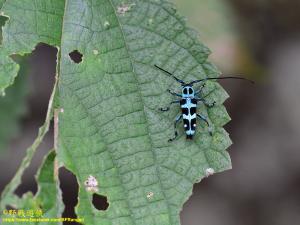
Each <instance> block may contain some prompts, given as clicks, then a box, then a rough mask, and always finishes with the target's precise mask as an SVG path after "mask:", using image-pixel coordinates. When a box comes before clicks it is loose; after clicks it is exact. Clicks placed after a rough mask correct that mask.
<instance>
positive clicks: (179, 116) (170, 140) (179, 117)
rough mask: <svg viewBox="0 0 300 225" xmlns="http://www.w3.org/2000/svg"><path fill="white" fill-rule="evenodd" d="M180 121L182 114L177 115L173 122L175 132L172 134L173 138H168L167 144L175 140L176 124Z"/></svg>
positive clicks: (176, 133) (176, 134)
mask: <svg viewBox="0 0 300 225" xmlns="http://www.w3.org/2000/svg"><path fill="white" fill-rule="evenodd" d="M181 119H182V114H180V115H178V116H177V117H176V120H175V122H174V130H175V132H174V137H173V138H170V139H169V140H168V142H172V141H174V140H175V139H176V138H177V136H178V132H177V130H176V127H177V124H178V122H179V121H180V120H181Z"/></svg>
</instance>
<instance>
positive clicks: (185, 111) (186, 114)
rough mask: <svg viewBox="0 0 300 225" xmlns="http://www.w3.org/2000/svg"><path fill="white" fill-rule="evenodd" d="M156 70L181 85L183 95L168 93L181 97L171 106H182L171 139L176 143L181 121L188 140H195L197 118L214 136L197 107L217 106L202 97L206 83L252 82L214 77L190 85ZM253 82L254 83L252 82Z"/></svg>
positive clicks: (192, 82)
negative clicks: (217, 81)
mask: <svg viewBox="0 0 300 225" xmlns="http://www.w3.org/2000/svg"><path fill="white" fill-rule="evenodd" d="M154 66H155V67H156V68H158V69H159V70H161V71H163V72H164V73H166V74H168V75H169V76H171V77H172V78H174V79H175V80H176V81H177V82H178V83H180V84H181V87H182V89H181V92H182V93H181V94H178V93H175V92H172V91H171V90H169V89H168V92H169V93H170V94H171V95H174V96H177V97H180V99H177V100H175V101H172V102H171V103H170V106H171V105H172V104H180V106H181V114H179V115H178V116H177V117H176V119H175V122H174V129H175V136H174V137H173V138H171V139H169V142H171V141H174V140H175V139H176V138H177V136H178V132H177V130H176V127H177V124H178V122H179V121H181V120H182V119H183V127H184V129H185V133H186V139H193V136H194V135H195V132H196V126H197V123H196V120H197V118H198V119H200V120H202V121H204V122H205V123H206V124H207V126H208V129H209V134H210V135H211V136H212V131H211V127H210V124H209V122H208V120H207V119H206V117H205V116H204V115H202V114H201V113H197V105H198V104H199V102H201V103H203V104H204V105H205V106H207V107H209V108H211V107H213V106H214V105H215V103H216V102H212V103H208V102H207V101H206V100H205V97H203V96H202V90H203V88H204V87H205V81H207V80H222V79H240V80H247V81H250V80H248V79H245V78H241V77H212V78H204V79H201V80H194V81H191V82H190V83H186V82H184V81H183V80H180V79H178V78H177V77H175V76H174V75H173V74H172V73H170V72H168V71H166V70H164V69H162V68H160V67H159V66H157V65H154ZM201 82H202V85H201V86H200V88H199V89H198V90H196V91H195V90H194V88H193V85H194V84H196V83H201ZM250 82H253V81H250ZM160 110H161V111H163V112H166V111H169V110H170V107H166V108H160Z"/></svg>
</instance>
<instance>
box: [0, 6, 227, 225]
mask: <svg viewBox="0 0 300 225" xmlns="http://www.w3.org/2000/svg"><path fill="white" fill-rule="evenodd" d="M2 11H3V12H4V14H5V15H8V16H9V18H10V20H9V21H8V22H7V25H6V26H5V28H4V31H3V46H2V48H3V49H4V50H5V53H2V55H1V58H0V60H7V61H5V62H6V64H5V63H4V66H6V65H9V63H10V61H9V58H8V56H9V55H11V54H13V53H18V54H24V53H26V52H30V51H31V50H32V49H33V48H34V46H35V45H36V44H37V43H39V42H45V43H47V44H51V45H55V46H58V47H59V49H60V55H59V58H58V64H59V65H58V74H59V77H58V79H59V93H58V100H59V102H58V103H59V107H60V108H61V113H60V115H59V136H58V138H59V147H58V149H57V154H58V157H59V160H60V163H61V164H62V165H65V166H66V167H67V168H68V169H69V170H71V171H72V172H73V173H74V174H75V175H76V177H77V179H78V182H79V186H80V188H79V204H78V206H77V208H76V212H77V214H78V217H81V218H84V219H85V224H88V225H96V224H101V225H106V224H107V225H114V224H122V225H126V224H127V225H133V224H143V225H150V224H151V225H153V224H159V225H169V224H170V225H171V224H172V225H174V224H179V223H180V222H179V212H180V210H181V209H182V205H183V203H184V202H185V201H186V200H187V199H188V197H189V196H190V195H191V193H192V187H193V184H194V183H195V182H198V181H200V180H201V179H202V178H203V177H204V176H206V173H207V172H209V173H211V172H212V171H215V172H219V171H223V170H225V169H228V168H230V166H231V165H230V158H229V156H228V154H227V152H226V151H225V150H226V148H227V147H228V146H229V145H230V144H231V142H230V139H229V138H228V135H227V133H226V132H225V131H224V130H223V128H222V126H223V125H224V124H225V123H226V122H228V121H229V117H228V115H227V113H226V110H225V109H224V107H223V106H222V103H223V102H224V100H225V99H226V98H227V94H226V93H225V92H224V91H223V89H222V88H221V87H220V86H219V85H218V84H217V83H214V82H208V83H207V86H206V88H205V95H207V101H213V100H215V101H216V102H217V105H216V106H215V107H214V108H212V109H207V108H205V107H204V106H201V107H200V108H199V111H201V112H202V113H203V114H206V115H207V116H208V118H209V120H210V122H211V124H212V127H213V137H210V135H209V133H208V130H207V127H206V126H205V125H204V124H201V125H200V126H199V127H198V133H197V136H196V138H195V140H193V141H187V140H185V138H184V136H183V135H182V136H181V137H180V138H179V139H178V140H176V141H175V142H173V143H168V141H167V140H168V139H169V138H170V137H171V136H172V135H173V133H174V130H173V120H174V117H175V116H176V114H177V113H178V112H179V109H178V107H177V108H176V107H174V108H172V110H171V111H170V113H162V112H160V111H159V110H158V108H159V107H162V106H165V105H166V104H168V103H169V102H170V101H171V100H172V97H171V96H170V95H169V94H168V93H167V92H166V90H167V89H168V88H171V89H174V90H177V91H180V90H179V86H178V84H177V83H175V82H174V81H173V80H172V79H171V78H170V77H168V76H166V75H165V74H163V73H162V72H160V71H158V70H157V69H155V68H154V64H158V65H160V66H161V67H163V68H165V69H166V70H169V71H170V72H172V73H174V74H175V75H176V76H178V77H179V78H182V79H185V80H192V79H196V78H197V79H198V78H205V77H215V76H218V75H219V72H218V71H217V69H216V68H215V67H214V66H213V65H212V64H210V63H209V62H208V61H207V56H208V54H209V50H208V49H207V48H206V47H205V46H203V45H202V44H201V43H200V42H199V41H198V39H197V35H196V32H195V31H193V30H191V29H189V28H187V27H186V25H185V23H184V22H183V19H182V18H181V17H180V16H179V15H178V14H177V13H176V10H175V8H174V6H173V5H172V4H170V3H168V2H166V1H164V0H140V1H123V0H98V1H92V0H72V1H65V2H64V1H61V0H35V1H34V0H26V1H19V0H10V1H7V2H6V3H5V4H4V6H3V7H2ZM20 17H22V20H21V19H20ZM74 50H78V51H79V52H80V53H81V54H82V55H83V60H82V62H80V63H79V64H76V63H75V62H73V61H72V60H71V59H70V57H69V53H71V52H73V51H74ZM1 52H4V51H1ZM15 69H16V66H13V67H12V68H10V69H9V70H7V71H6V74H5V76H6V79H5V78H3V77H4V74H2V73H1V72H0V88H5V87H6V86H8V85H9V84H10V83H11V82H10V81H11V80H13V78H14V76H15V71H14V70H15ZM0 71H1V70H0ZM7 77H9V79H8V78H7ZM1 80H2V81H1ZM3 80H4V81H3ZM7 80H8V81H7ZM182 132H183V130H182V129H180V133H182ZM90 176H92V177H94V178H95V179H96V180H97V182H98V186H97V188H94V189H90V188H86V187H85V185H87V183H86V181H87V179H88V177H90ZM92 190H94V191H97V192H98V194H101V195H105V196H107V198H108V201H109V203H110V206H109V208H108V209H107V210H106V211H98V210H97V209H96V208H94V206H93V204H92V194H93V193H92Z"/></svg>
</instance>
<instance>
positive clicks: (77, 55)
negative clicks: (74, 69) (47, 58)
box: [69, 50, 83, 64]
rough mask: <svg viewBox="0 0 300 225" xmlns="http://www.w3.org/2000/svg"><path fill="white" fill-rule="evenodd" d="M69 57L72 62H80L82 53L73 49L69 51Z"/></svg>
mask: <svg viewBox="0 0 300 225" xmlns="http://www.w3.org/2000/svg"><path fill="white" fill-rule="evenodd" d="M69 56H70V58H71V59H72V61H73V62H74V63H77V64H78V63H81V62H82V57H83V55H82V54H81V53H80V52H79V51H78V50H74V51H73V52H71V53H69Z"/></svg>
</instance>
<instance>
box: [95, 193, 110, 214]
mask: <svg viewBox="0 0 300 225" xmlns="http://www.w3.org/2000/svg"><path fill="white" fill-rule="evenodd" d="M93 205H94V207H95V208H96V209H98V210H100V211H105V210H107V208H108V206H109V203H108V201H107V197H105V196H102V195H98V194H93Z"/></svg>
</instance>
